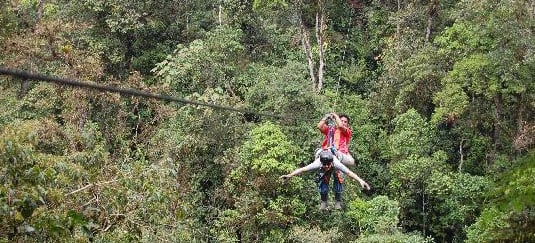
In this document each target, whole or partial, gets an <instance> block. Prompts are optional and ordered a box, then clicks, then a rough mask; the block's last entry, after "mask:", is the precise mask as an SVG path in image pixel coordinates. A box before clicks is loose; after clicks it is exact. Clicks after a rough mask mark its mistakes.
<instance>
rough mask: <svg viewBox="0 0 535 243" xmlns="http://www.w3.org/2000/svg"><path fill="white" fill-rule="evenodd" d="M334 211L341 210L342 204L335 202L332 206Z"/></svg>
mask: <svg viewBox="0 0 535 243" xmlns="http://www.w3.org/2000/svg"><path fill="white" fill-rule="evenodd" d="M334 209H337V210H340V209H342V202H340V201H336V203H335V204H334Z"/></svg>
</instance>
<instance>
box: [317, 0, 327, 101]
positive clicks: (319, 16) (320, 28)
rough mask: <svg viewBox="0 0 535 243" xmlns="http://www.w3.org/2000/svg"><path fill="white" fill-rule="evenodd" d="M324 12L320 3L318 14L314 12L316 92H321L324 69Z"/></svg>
mask: <svg viewBox="0 0 535 243" xmlns="http://www.w3.org/2000/svg"><path fill="white" fill-rule="evenodd" d="M323 15H324V12H323V4H322V2H321V1H320V3H319V9H318V12H316V39H317V41H318V49H319V66H318V84H317V87H316V92H318V93H319V92H321V90H322V89H323V70H324V67H325V53H324V49H323V44H324V42H325V40H324V36H323V33H324V30H325V21H324V16H323Z"/></svg>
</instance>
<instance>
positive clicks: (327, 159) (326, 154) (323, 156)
mask: <svg viewBox="0 0 535 243" xmlns="http://www.w3.org/2000/svg"><path fill="white" fill-rule="evenodd" d="M320 161H321V163H322V164H330V163H332V162H333V154H332V153H331V152H330V151H329V150H323V151H321V152H320Z"/></svg>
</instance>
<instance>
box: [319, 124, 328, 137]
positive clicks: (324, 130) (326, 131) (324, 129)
mask: <svg viewBox="0 0 535 243" xmlns="http://www.w3.org/2000/svg"><path fill="white" fill-rule="evenodd" d="M320 131H321V133H323V134H325V135H327V134H328V133H329V126H327V125H325V124H323V125H322V126H321V128H320Z"/></svg>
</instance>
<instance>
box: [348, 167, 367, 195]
mask: <svg viewBox="0 0 535 243" xmlns="http://www.w3.org/2000/svg"><path fill="white" fill-rule="evenodd" d="M346 174H347V175H348V176H349V177H351V178H353V179H355V180H356V181H358V182H359V183H360V186H361V187H362V188H363V189H364V190H367V191H368V190H370V189H371V188H370V185H368V183H366V182H365V181H364V180H363V179H361V178H360V177H359V176H358V175H357V174H355V173H353V171H350V170H349V171H347V173H346Z"/></svg>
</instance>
